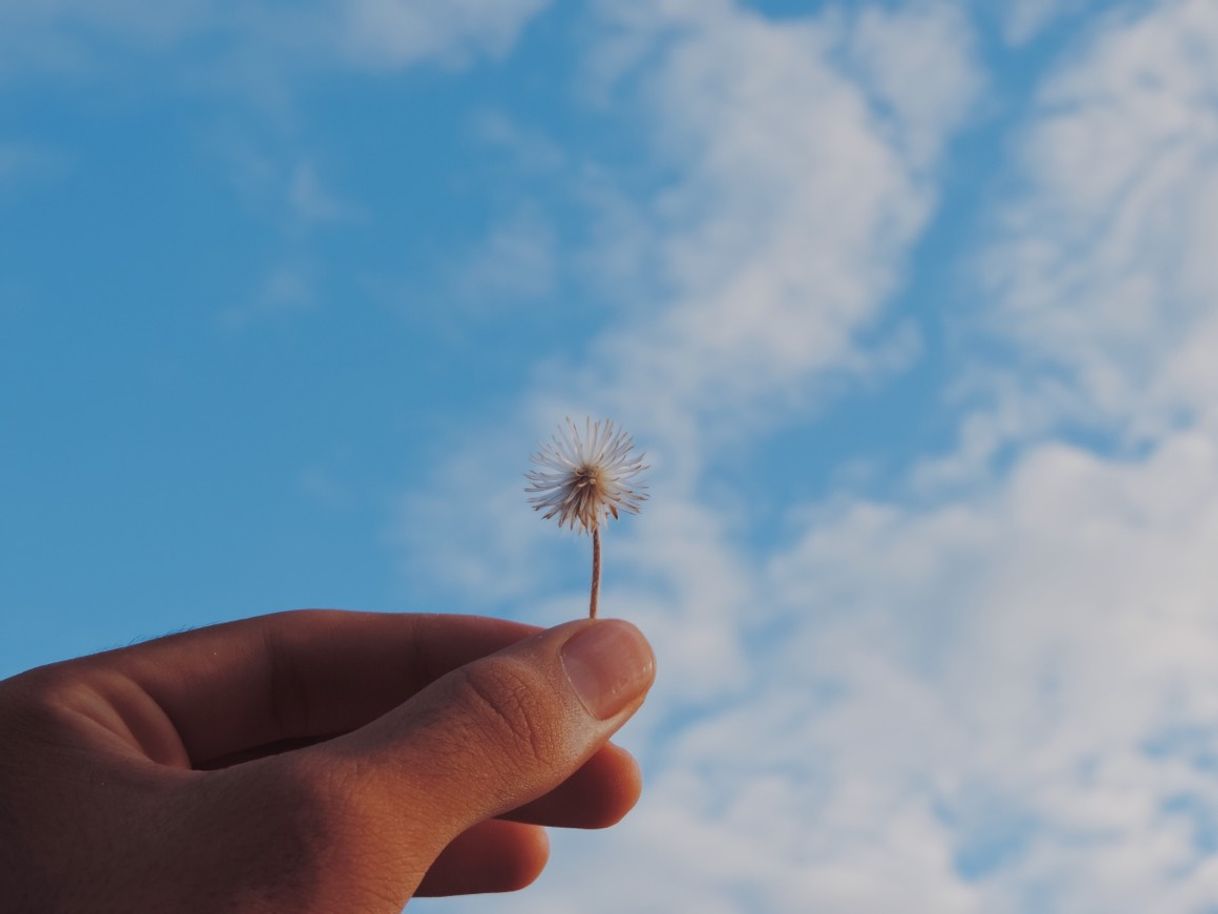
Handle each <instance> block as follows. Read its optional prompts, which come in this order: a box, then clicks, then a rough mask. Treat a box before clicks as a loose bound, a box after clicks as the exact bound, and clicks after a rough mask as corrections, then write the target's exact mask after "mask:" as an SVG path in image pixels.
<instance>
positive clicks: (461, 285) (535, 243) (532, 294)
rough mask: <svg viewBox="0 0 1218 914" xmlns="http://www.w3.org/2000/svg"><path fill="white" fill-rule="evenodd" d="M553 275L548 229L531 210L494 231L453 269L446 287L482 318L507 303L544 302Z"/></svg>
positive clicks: (554, 255) (553, 248) (554, 254)
mask: <svg viewBox="0 0 1218 914" xmlns="http://www.w3.org/2000/svg"><path fill="white" fill-rule="evenodd" d="M558 273H559V264H558V242H557V239H556V238H555V235H554V230H553V228H552V227H551V226H550V224H549V223H548V222H547V221H546V219H545V218H544V217H543V216H542V215H541V214H540V213H538V212H537V211H536V210H534V209H533V208H530V207H528V206H522V207H520V208H519V209H518V210H517V211H516V212H514V213H513V214H511V215H510V216H509V217H508V218H506V219H505V220H504V221H502V222H500V223H499V224H497V225H495V226H494V227H493V228H492V229H491V230H490V232H489V233H488V234H487V235H486V236H485V237H484V238H483V239H481V241H480V242H479V243H478V244H477V245H476V246H475V247H474V249H473V250H472V251H469V252H468V253H467V254H466V256H465V258H464V259H462V260H461V262H460V263H459V264H458V265H457V266H456V267H454V268H453V276H452V279H451V285H452V289H453V293H454V294H455V295H456V296H457V298H458V299H460V300H461V301H464V302H468V303H470V304H471V305H473V306H476V307H478V309H479V310H481V311H483V312H484V313H485V312H486V311H488V310H490V311H494V310H498V309H499V308H502V307H503V306H504V304H505V303H507V302H511V301H521V300H524V301H526V302H536V301H538V300H541V299H544V298H546V297H548V296H549V295H550V294H551V292H553V291H554V288H555V286H556V284H557V282H558Z"/></svg>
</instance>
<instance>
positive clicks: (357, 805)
mask: <svg viewBox="0 0 1218 914" xmlns="http://www.w3.org/2000/svg"><path fill="white" fill-rule="evenodd" d="M654 669H655V666H654V658H653V657H652V654H651V650H650V648H649V647H648V646H647V642H646V641H645V640H644V639H643V637H642V635H640V634H639V632H638V630H637V629H635V628H634V627H633V626H631V625H629V624H627V623H623V622H616V621H595V622H593V621H588V620H583V621H579V622H571V623H567V624H565V625H560V626H558V627H556V628H553V629H549V630H546V631H540V630H538V629H536V628H534V627H531V626H526V625H520V624H517V623H513V622H505V621H501V620H495V619H488V618H478V617H470V616H428V615H379V614H368V613H346V612H330V611H302V612H292V613H280V614H277V615H272V616H263V617H260V618H255V619H248V620H244V621H241V622H233V623H229V624H225V625H218V626H213V627H211V628H204V629H199V630H197V631H192V632H188V633H185V634H180V635H174V636H172V637H168V638H163V639H160V640H157V641H151V642H148V643H146V644H141V645H138V646H135V647H130V648H125V649H122V650H116V651H110V652H107V653H104V654H98V655H95V656H92V657H85V658H82V659H78V660H71V661H67V662H65V663H58V664H53V665H50V666H46V667H41V668H39V669H36V670H32V671H30V672H28V673H24V674H22V675H20V676H17V677H14V678H12V679H9V680H5V681H4V682H0V734H3V738H2V740H0V898H3V899H4V902H5V904H4V910H5V911H6V912H10V914H26V912H39V914H42V912H86V911H87V912H91V914H109V912H113V914H119V912H123V914H126V912H134V911H149V912H152V911H157V912H160V911H166V912H168V911H173V912H183V914H190V912H205V911H206V912H216V911H226V912H239V914H253V912H292V914H321V912H325V914H331V912H360V914H380V912H384V914H390V912H393V914H397V912H399V911H400V910H401V908H402V906H403V905H404V904H405V903H406V901H407V899H409V898H410V897H411V896H412V895H425V894H426V895H447V894H459V893H468V892H496V891H508V890H512V889H517V888H521V887H523V886H525V885H527V884H528V883H529V882H531V881H532V880H533V879H534V878H535V877H536V876H537V874H538V873H539V872H540V871H541V869H542V867H543V866H544V865H545V862H546V856H547V842H546V837H545V832H544V830H543V829H542V827H541V826H543V825H554V826H568V827H575V828H598V827H603V826H607V825H612V824H613V823H614V822H616V821H617V820H618V819H620V818H621V817H622V816H623V815H625V814H626V812H627V811H629V809H630V808H631V807H632V806H633V805H634V802H635V800H636V799H637V797H638V793H639V789H640V782H639V774H638V768H637V766H636V765H635V763H634V761H633V759H632V758H631V757H630V756H629V755H628V754H627V753H626V752H624V751H623V750H621V749H619V748H617V747H616V746H613V745H612V744H609V743H608V742H607V741H608V739H609V737H610V735H611V734H612V733H613V732H614V731H616V730H617V729H618V728H619V727H620V726H621V725H622V724H623V723H624V722H625V721H626V720H627V719H628V718H629V717H630V716H631V715H632V714H633V713H634V712H635V711H636V710H637V709H638V707H639V705H640V704H641V703H642V701H643V696H644V695H645V694H646V692H647V690H648V689H649V688H650V686H651V682H652V679H653V676H654Z"/></svg>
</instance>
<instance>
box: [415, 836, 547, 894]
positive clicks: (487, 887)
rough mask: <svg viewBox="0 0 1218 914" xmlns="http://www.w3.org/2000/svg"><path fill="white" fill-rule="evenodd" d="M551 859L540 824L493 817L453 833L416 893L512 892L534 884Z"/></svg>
mask: <svg viewBox="0 0 1218 914" xmlns="http://www.w3.org/2000/svg"><path fill="white" fill-rule="evenodd" d="M549 859H550V839H549V836H548V835H547V834H546V831H545V829H544V828H542V827H541V826H538V825H528V824H524V823H520V822H506V821H502V820H498V819H491V820H489V821H486V822H482V823H480V824H478V825H475V826H474V827H473V828H470V829H468V830H467V831H465V832H463V833H462V834H460V835H458V836H457V837H456V838H454V839H453V840H452V841H451V842H450V843H449V845H448V846H447V847H446V848H445V849H444V850H443V851H442V852H441V853H440V855H439V856H438V857H437V858H436V859H435V861H434V862H433V863H432V865H431V866H430V867H429V868H428V870H427V874H426V876H424V877H423V881H422V882H421V883H420V884H419V887H418V889H417V890H416V891H415V893H414V894H415V895H418V896H429V897H435V896H443V895H472V894H481V893H487V892H515V891H519V890H520V889H523V888H526V887H527V886H529V885H532V884H533V882H535V881H536V880H537V877H538V876H540V875H541V872H542V870H544V869H545V867H546V863H547V862H549Z"/></svg>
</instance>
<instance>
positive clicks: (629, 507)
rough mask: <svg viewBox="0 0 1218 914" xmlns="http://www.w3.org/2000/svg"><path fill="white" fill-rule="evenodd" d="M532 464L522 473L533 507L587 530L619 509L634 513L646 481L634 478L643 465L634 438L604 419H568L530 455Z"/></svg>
mask: <svg viewBox="0 0 1218 914" xmlns="http://www.w3.org/2000/svg"><path fill="white" fill-rule="evenodd" d="M533 463H534V465H535V466H536V469H534V470H532V471H530V472H529V473H528V474H526V478H527V479H528V480H529V485H528V487H527V488H526V489H525V491H526V492H528V493H530V497H529V503H530V504H532V506H533V509H534V510H536V511H541V512H543V514H542V516H543V517H545V518H546V519H547V520H548V519H550V518H557V519H558V526H559V527H567V526H569V527H570V528H571V529H573V530H580V531H582V532H584V533H589V532H591V531H593V530H596V529H598V528H599V527H600V524H601V521H603V520H606V519H608V518H609V517H613V518H617V517H618V515H619V514H620V513H621V512H623V511H624V512H626V513H629V514H638V513H639V508H640V507H641V506H642V503H643V501H645V500H646V498H647V495H646V494H645V489H646V487H645V486H643V485H640V484H639V483H637V482H634V480H635V478H636V477H637V476H638V475H639V474H640V473H642V472H643V471H644V470H645V469H647V467H646V465H644V463H643V460H642V455H636V454H635V452H634V441H633V440H632V439H631V437H630V436H629V435H628V434H626V433H625V432H623V431H621V430H620V429H618V428H617V427H616V426H614V424H613V422H612V421H611V420H609V419H604V420H601V421H597V422H593V421H592V420H591V419H586V420H585V421H584V429H583V433H582V434H581V432H580V429H579V428H578V426H576V424H575V423H574V422H572V421H571V420H570V419H567V420H566V423H565V424H564V425H562V426H559V429H558V431H557V432H556V433H555V435H554V437H553V438H552V439H551V440H550V442H549V443H548V444H546V445H544V446H543V447H542V448H541V450H539V451H538V452H537V453H536V454H534V455H533Z"/></svg>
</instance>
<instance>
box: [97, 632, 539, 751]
mask: <svg viewBox="0 0 1218 914" xmlns="http://www.w3.org/2000/svg"><path fill="white" fill-rule="evenodd" d="M538 630H539V629H538V628H537V626H532V625H525V624H523V623H520V622H511V621H508V620H504V619H494V618H489V617H485V616H460V615H444V614H404V613H366V612H347V611H341V610H296V611H292V612H283V613H275V614H272V615H267V616H258V617H254V618H251V619H243V620H240V621H237V622H228V623H224V624H221V625H213V626H209V627H207V628H201V629H196V630H194V631H189V632H184V633H182V634H177V635H171V636H169V637H166V638H159V639H157V640H155V641H149V642H147V643H144V644H139V645H135V646H133V647H127V648H120V649H118V650H114V651H108V652H106V653H102V654H96V655H94V656H92V657H88V658H84V659H83V660H80V661H73V663H78V664H82V665H84V666H85V667H86V668H88V667H91V668H94V669H99V670H104V671H108V672H112V673H118V674H120V675H121V676H122V677H124V678H126V679H129V680H130V681H131V682H133V683H134V684H135V685H136V686H137V687H139V688H140V689H142V690H143V691H144V692H146V693H147V694H148V696H149V697H151V698H152V699H153V701H154V702H156V704H157V705H159V706H160V708H161V709H162V710H163V711H164V712H165V715H166V716H167V717H168V719H169V721H170V722H171V723H172V725H173V727H174V729H175V730H176V731H177V734H178V736H179V738H180V739H181V742H182V745H183V746H184V747H185V749H186V753H187V755H188V757H189V758H190V761H191V764H192V765H194V766H195V767H199V766H202V765H205V764H206V763H207V762H208V761H209V760H212V759H216V758H219V757H221V756H225V755H229V754H232V753H238V752H242V751H245V750H249V749H252V748H255V747H258V746H263V745H266V744H269V743H275V742H279V741H283V740H290V739H307V738H309V737H318V736H328V735H332V734H336V733H345V732H347V731H350V730H354V729H356V728H358V727H361V726H363V725H364V724H366V723H368V722H370V721H372V720H374V719H376V718H377V717H379V716H380V715H382V714H384V713H385V712H387V711H389V710H390V709H391V708H393V707H395V706H396V705H398V704H400V703H401V702H403V701H405V700H406V699H407V698H409V697H410V696H411V695H413V694H414V693H415V692H417V691H418V690H419V689H421V688H423V687H424V686H425V685H427V684H428V683H429V682H431V681H432V680H433V679H436V678H438V677H439V676H442V675H443V674H444V673H447V672H448V671H449V670H452V669H455V668H456V667H459V666H462V665H464V664H466V663H469V662H470V661H472V660H476V659H478V658H479V657H483V656H485V655H487V654H491V653H494V652H495V651H497V650H500V649H501V648H504V647H506V646H507V645H509V644H512V643H514V642H516V641H519V640H520V639H521V638H524V637H527V636H528V635H531V634H533V633H534V632H536V631H538Z"/></svg>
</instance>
